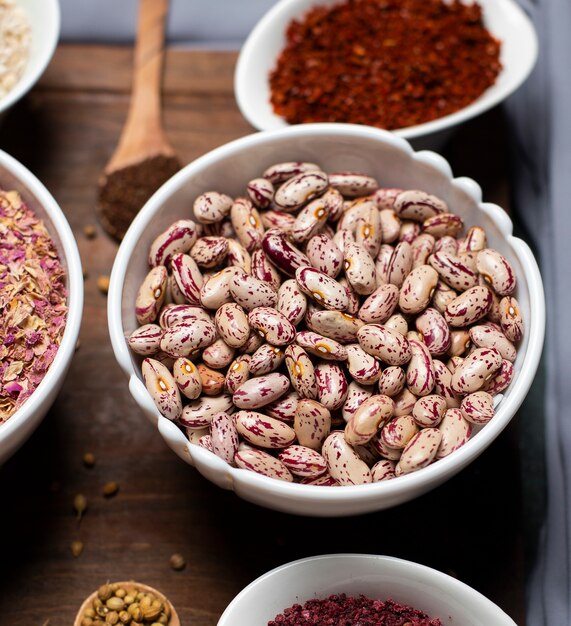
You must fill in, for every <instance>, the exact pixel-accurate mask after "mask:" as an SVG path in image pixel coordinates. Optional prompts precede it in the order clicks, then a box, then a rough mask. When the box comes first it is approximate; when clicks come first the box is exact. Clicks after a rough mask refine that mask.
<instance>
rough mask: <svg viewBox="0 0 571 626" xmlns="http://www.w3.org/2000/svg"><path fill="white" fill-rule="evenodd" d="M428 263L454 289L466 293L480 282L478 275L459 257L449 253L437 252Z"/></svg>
mask: <svg viewBox="0 0 571 626" xmlns="http://www.w3.org/2000/svg"><path fill="white" fill-rule="evenodd" d="M428 263H429V264H430V265H432V267H433V268H434V269H435V270H436V271H437V272H438V274H439V275H440V277H441V278H442V280H443V281H444V282H445V283H446V284H447V285H448V286H449V287H452V289H456V290H458V291H466V289H470V287H474V286H475V285H476V284H477V282H478V274H476V272H474V271H472V270H471V269H470V268H469V267H468V266H467V265H466V264H465V263H463V262H462V259H461V258H460V257H459V256H456V255H453V254H450V253H448V252H435V253H434V254H431V255H430V256H429V257H428Z"/></svg>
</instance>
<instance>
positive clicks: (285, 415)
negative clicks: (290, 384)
mask: <svg viewBox="0 0 571 626" xmlns="http://www.w3.org/2000/svg"><path fill="white" fill-rule="evenodd" d="M299 401H300V397H299V396H298V395H297V391H290V392H289V393H286V394H285V395H283V396H282V397H281V398H279V399H278V400H275V401H274V402H271V403H270V404H266V406H265V407H264V413H265V414H266V415H269V416H270V417H275V418H276V419H279V420H281V421H282V422H292V423H293V420H294V418H295V411H296V409H297V405H298V403H299Z"/></svg>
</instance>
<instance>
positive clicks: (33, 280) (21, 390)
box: [0, 189, 67, 425]
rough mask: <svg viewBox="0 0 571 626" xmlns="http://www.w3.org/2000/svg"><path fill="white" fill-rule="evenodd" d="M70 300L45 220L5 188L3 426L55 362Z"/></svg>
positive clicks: (0, 354) (1, 201)
mask: <svg viewBox="0 0 571 626" xmlns="http://www.w3.org/2000/svg"><path fill="white" fill-rule="evenodd" d="M66 301H67V291H66V287H65V272H64V269H63V267H62V264H61V262H60V260H59V258H58V254H57V250H56V247H55V244H54V242H53V240H52V238H51V237H50V235H49V233H48V231H47V230H46V228H45V226H44V224H43V222H42V221H41V220H39V219H38V218H37V217H36V216H35V215H34V213H33V211H32V210H31V209H30V208H28V207H27V206H26V205H25V204H24V203H23V202H22V199H21V198H20V195H19V194H18V193H17V192H15V191H8V192H7V191H3V190H1V189H0V320H1V324H0V425H1V424H2V423H3V422H5V421H6V420H7V419H8V418H9V417H10V416H12V415H13V414H14V413H15V412H16V411H17V410H18V409H19V408H20V406H22V404H23V403H24V402H25V401H26V399H27V398H29V397H30V395H31V394H32V393H33V392H34V390H35V388H36V387H37V386H38V385H39V383H40V381H41V380H42V378H43V377H44V375H45V373H46V372H47V370H48V368H49V366H50V365H51V363H52V361H53V359H54V357H55V355H56V352H57V350H58V347H59V344H60V342H61V337H62V335H63V331H64V328H65V320H66V314H67V305H66Z"/></svg>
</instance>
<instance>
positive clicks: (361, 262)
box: [343, 242, 377, 295]
mask: <svg viewBox="0 0 571 626" xmlns="http://www.w3.org/2000/svg"><path fill="white" fill-rule="evenodd" d="M343 258H344V259H345V262H344V267H345V277H346V278H347V280H348V281H349V284H350V285H351V287H353V289H354V290H355V291H356V292H357V293H358V294H360V295H369V294H371V293H373V291H375V289H376V286H377V283H376V273H375V262H374V261H373V259H372V258H371V255H370V254H369V253H368V252H367V251H366V250H365V248H363V246H360V245H359V244H357V243H353V242H348V243H347V245H346V246H345V252H344V254H343Z"/></svg>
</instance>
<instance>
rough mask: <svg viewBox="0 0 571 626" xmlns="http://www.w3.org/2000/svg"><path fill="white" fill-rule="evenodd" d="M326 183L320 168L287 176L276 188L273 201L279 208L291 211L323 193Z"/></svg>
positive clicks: (325, 175)
mask: <svg viewBox="0 0 571 626" xmlns="http://www.w3.org/2000/svg"><path fill="white" fill-rule="evenodd" d="M328 184H329V182H328V177H327V174H325V172H321V171H320V170H313V171H309V172H302V173H301V174H297V175H296V176H293V177H292V178H289V179H288V180H287V181H286V182H285V183H283V184H282V185H281V186H280V187H278V188H277V189H276V192H275V194H274V203H275V204H276V206H278V207H279V208H280V209H283V210H286V211H293V210H295V209H297V208H299V207H301V206H303V205H304V204H305V203H306V202H309V201H310V200H312V199H313V198H315V197H316V196H318V195H320V194H321V193H323V192H324V191H325V190H326V189H327V186H328Z"/></svg>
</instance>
